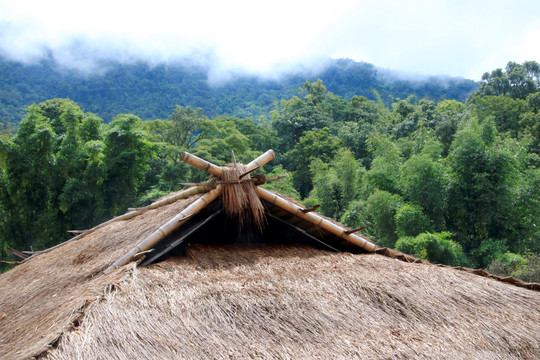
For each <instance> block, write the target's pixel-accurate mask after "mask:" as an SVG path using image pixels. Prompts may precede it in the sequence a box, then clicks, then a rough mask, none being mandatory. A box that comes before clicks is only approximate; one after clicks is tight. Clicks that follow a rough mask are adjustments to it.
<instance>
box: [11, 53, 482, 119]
mask: <svg viewBox="0 0 540 360" xmlns="http://www.w3.org/2000/svg"><path fill="white" fill-rule="evenodd" d="M389 74H390V75H389ZM209 76H210V71H209V69H208V68H206V67H204V66H200V65H193V64H187V63H180V62H179V63H174V64H161V65H151V64H148V63H144V62H137V63H130V64H123V63H115V62H108V63H103V64H101V68H100V70H99V71H96V72H92V73H89V74H85V73H81V72H80V71H76V70H72V69H67V68H63V67H61V66H59V65H58V64H57V63H56V62H55V61H54V60H53V59H52V58H49V59H43V60H41V61H40V62H39V63H35V64H23V63H19V62H14V61H10V60H7V59H5V58H0V119H1V122H3V123H4V124H8V123H9V124H11V125H14V126H16V124H17V123H18V122H19V121H20V120H21V118H22V117H23V116H24V109H25V108H26V107H27V106H29V105H31V104H32V103H39V102H42V101H44V100H47V99H51V98H57V97H59V98H70V99H72V100H74V101H75V102H77V103H78V104H79V105H81V107H82V108H83V109H84V110H85V111H89V112H93V113H96V114H98V115H99V116H101V117H102V118H103V119H104V120H105V121H110V120H111V119H112V118H113V117H114V116H116V115H117V114H119V113H132V114H136V115H138V116H139V117H141V118H143V119H156V118H167V117H168V116H169V114H170V112H171V110H172V109H173V108H174V107H175V105H182V106H191V107H201V108H203V109H204V112H205V114H206V115H208V116H210V117H213V116H217V115H233V116H237V117H253V118H258V117H259V116H261V115H267V114H268V112H269V111H271V110H272V109H274V108H275V107H276V104H277V102H279V100H281V99H289V98H290V97H291V96H293V95H295V94H297V92H298V88H299V87H301V86H302V85H303V84H304V82H305V81H315V80H317V79H321V80H323V83H324V84H325V86H326V87H327V89H328V90H329V91H331V92H333V93H335V94H336V95H340V96H343V97H345V98H351V97H352V96H354V95H358V96H365V97H367V98H368V99H375V98H376V95H375V94H374V92H373V90H376V91H377V92H378V94H379V95H380V96H381V99H382V100H383V101H384V102H385V103H390V102H392V101H393V100H395V99H396V98H402V99H403V98H406V97H407V96H409V95H411V94H414V95H416V96H417V97H419V98H424V97H427V98H430V99H433V100H435V101H439V100H442V99H455V100H460V101H462V100H464V99H466V98H467V96H468V95H469V94H470V93H471V92H473V91H474V90H475V89H477V87H478V84H477V83H475V82H474V81H472V80H467V79H463V78H451V77H444V76H430V77H426V76H424V77H422V78H418V79H417V80H411V79H403V78H402V79H400V78H399V77H395V76H394V75H393V74H392V73H391V72H389V71H385V70H383V69H378V68H377V67H375V66H374V65H372V64H368V63H365V62H355V61H353V60H349V59H339V60H331V61H329V62H328V63H327V64H326V66H325V67H324V68H323V69H322V70H319V71H315V70H304V71H296V72H290V73H288V74H286V75H283V76H281V77H279V78H278V79H265V78H261V77H258V76H254V75H237V76H235V75H229V76H228V79H227V80H224V81H222V82H219V83H215V82H211V81H209Z"/></svg>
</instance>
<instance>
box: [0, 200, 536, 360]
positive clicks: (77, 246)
mask: <svg viewBox="0 0 540 360" xmlns="http://www.w3.org/2000/svg"><path fill="white" fill-rule="evenodd" d="M272 196H277V195H275V194H274V195H272ZM272 196H270V197H268V198H269V199H270V198H271V197H272ZM202 197H203V195H200V194H197V195H192V196H190V197H189V198H187V199H183V200H178V201H175V202H171V201H169V200H167V201H165V202H164V203H165V204H166V205H164V206H160V207H150V208H147V209H145V210H144V211H142V210H141V211H138V212H137V211H135V212H132V213H131V215H129V216H126V217H121V218H120V220H119V221H113V222H109V223H107V224H106V225H103V226H100V227H97V228H96V229H94V230H93V231H89V232H87V233H86V234H83V235H82V236H78V237H76V238H75V239H73V240H71V241H68V242H66V243H64V244H62V245H60V246H58V247H56V248H54V249H51V250H50V251H47V252H43V253H41V254H39V255H35V256H32V257H31V258H29V259H27V260H25V261H24V262H23V263H22V264H20V265H18V266H17V267H15V268H14V269H12V270H10V271H8V272H7V273H4V274H1V275H0V292H1V294H2V295H1V297H0V358H1V359H25V358H28V357H33V356H34V357H36V356H37V357H42V358H51V359H73V358H82V359H105V358H114V359H133V358H148V359H152V358H155V359H163V358H213V359H214V358H216V359H219V358H245V359H248V358H249V359H251V358H331V359H335V358H343V359H345V358H347V359H348V358H369V359H372V358H375V359H376V358H433V357H435V358H448V359H455V358H487V357H490V358H498V359H507V358H508V359H510V358H529V359H535V358H540V347H539V345H538V344H540V321H539V319H540V292H538V291H532V290H528V289H524V288H520V287H517V286H513V285H511V284H507V283H503V282H501V281H497V280H495V279H491V278H488V277H481V276H477V275H475V274H472V273H469V272H465V271H458V270H456V269H452V268H448V267H438V266H435V265H432V264H429V263H426V262H422V261H420V260H418V259H414V258H411V257H408V256H405V255H403V254H398V253H395V252H392V251H390V250H384V249H379V250H377V252H379V253H381V254H377V253H368V254H366V253H350V252H342V253H339V252H334V251H331V250H327V249H328V248H327V247H326V246H327V245H328V244H330V245H331V246H332V248H334V247H335V248H338V249H345V245H344V244H343V243H342V242H341V241H342V240H343V238H341V237H340V236H337V235H335V234H333V233H331V232H328V231H326V230H324V229H318V230H317V229H316V230H313V229H312V228H313V223H311V222H309V221H307V220H306V218H305V217H304V216H303V215H302V214H301V211H300V210H301V209H300V208H298V214H297V215H295V214H292V213H288V212H287V211H284V210H283V208H282V207H280V206H278V205H279V203H278V205H276V203H273V202H271V201H266V200H263V202H262V203H263V205H264V207H265V212H266V216H267V219H268V223H267V224H266V227H265V229H264V230H263V234H262V235H261V236H259V237H256V238H254V237H252V236H251V235H250V236H246V238H247V240H243V241H241V242H242V244H240V245H239V244H235V242H236V241H238V240H239V239H238V238H239V237H243V235H245V233H242V234H238V233H234V232H233V233H232V234H231V233H230V232H229V234H228V235H227V227H228V225H230V224H228V221H229V222H230V220H227V219H228V218H227V216H217V215H218V214H219V209H220V203H219V199H217V200H216V201H215V202H213V203H212V204H208V205H207V206H206V207H205V208H204V209H202V210H201V211H200V212H199V213H198V214H197V215H196V216H193V217H191V218H190V219H189V220H184V223H183V224H184V225H183V228H180V230H178V231H176V232H173V233H171V235H170V236H168V237H167V238H165V239H164V240H163V243H164V245H163V246H164V248H161V249H158V250H159V251H162V250H163V251H162V253H163V254H164V255H163V256H162V257H159V258H157V259H155V260H156V262H153V263H149V264H148V266H146V267H137V266H136V263H135V262H131V263H129V264H128V265H124V266H119V267H117V268H112V270H110V271H108V272H107V273H106V274H104V272H103V271H104V270H105V269H109V268H110V266H111V264H112V263H113V262H115V260H117V259H119V258H120V257H122V256H123V255H124V254H126V252H128V251H129V250H130V249H133V247H134V246H136V244H139V243H140V242H141V241H143V240H144V239H147V238H148V237H149V236H151V235H152V234H154V233H155V232H156V231H157V230H158V229H159V228H161V226H162V225H163V224H164V223H166V222H168V221H169V220H170V219H172V218H174V217H175V216H177V215H178V214H180V213H182V212H183V211H185V210H186V209H188V208H190V207H191V206H193V204H194V203H197V201H198V200H199V199H201V198H202ZM173 198H174V199H176V197H173ZM279 198H280V199H282V198H281V197H279ZM168 199H171V197H168ZM280 201H281V200H280ZM169 202H171V203H169ZM294 206H297V205H294ZM211 216H215V217H214V218H213V220H212V221H217V222H214V223H212V222H204V221H203V219H204V218H205V217H211ZM313 216H314V217H317V218H322V217H320V216H319V215H313ZM308 220H309V219H308ZM321 221H322V220H321ZM324 221H328V220H327V219H325V220H324ZM201 224H203V225H204V226H200V229H199V225H201ZM293 224H294V226H292V225H293ZM338 225H339V224H336V226H338ZM291 228H294V229H298V231H297V232H293V231H291ZM216 230H217V231H216ZM343 231H345V230H343ZM310 232H311V233H312V234H310ZM317 232H318V233H317ZM313 234H315V235H317V236H318V238H315V237H314V236H313ZM188 235H189V236H188ZM238 235H242V236H238ZM179 238H180V239H184V240H185V243H186V244H187V245H186V246H184V247H182V250H181V251H180V250H178V251H172V250H171V251H169V250H168V248H167V247H168V246H169V245H171V244H175V243H176V242H177V240H178V239H179ZM297 239H298V241H297ZM313 239H314V240H313ZM321 239H322V240H323V242H324V243H325V244H321V243H320V242H319V241H321ZM201 244H205V245H201ZM179 248H180V247H178V249H179ZM397 258H401V259H402V260H404V261H401V260H399V259H397ZM409 261H415V262H409ZM521 285H524V284H521ZM533 285H534V284H533ZM530 287H531V288H534V286H530Z"/></svg>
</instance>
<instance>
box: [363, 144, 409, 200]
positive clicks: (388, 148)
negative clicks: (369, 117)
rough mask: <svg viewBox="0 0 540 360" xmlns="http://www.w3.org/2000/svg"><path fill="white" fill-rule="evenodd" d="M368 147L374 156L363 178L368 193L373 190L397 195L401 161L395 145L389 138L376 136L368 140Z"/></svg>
mask: <svg viewBox="0 0 540 360" xmlns="http://www.w3.org/2000/svg"><path fill="white" fill-rule="evenodd" d="M368 146H369V149H370V151H371V152H372V153H373V154H374V158H373V161H372V163H371V168H370V169H369V170H368V172H367V173H366V177H365V179H366V186H367V189H368V193H371V192H373V191H374V190H375V189H379V190H384V191H388V192H390V193H399V183H398V181H399V169H400V167H401V159H400V157H399V150H398V148H397V146H396V144H395V143H393V142H392V141H391V140H390V138H388V137H386V136H383V135H379V134H377V135H375V136H374V137H372V138H371V139H369V141H368Z"/></svg>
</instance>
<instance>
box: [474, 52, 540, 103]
mask: <svg viewBox="0 0 540 360" xmlns="http://www.w3.org/2000/svg"><path fill="white" fill-rule="evenodd" d="M539 89H540V64H538V63H537V62H536V61H525V62H524V63H523V64H518V63H515V62H512V61H511V62H509V63H508V64H507V65H506V69H505V71H504V72H503V70H502V69H496V70H493V71H492V72H491V73H487V72H486V73H484V75H483V76H482V84H481V85H480V88H479V89H478V90H477V91H476V92H475V93H476V94H477V95H480V96H486V95H494V96H500V95H506V96H510V97H511V98H513V99H525V98H526V97H527V96H528V95H529V94H531V93H534V92H537V91H538V90H539Z"/></svg>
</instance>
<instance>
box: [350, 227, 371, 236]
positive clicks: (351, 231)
mask: <svg viewBox="0 0 540 360" xmlns="http://www.w3.org/2000/svg"><path fill="white" fill-rule="evenodd" d="M365 228H366V227H365V226H360V227H357V228H356V229H351V230H347V231H345V234H347V235H349V234H352V233H355V232H357V231H360V230H364V229H365Z"/></svg>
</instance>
